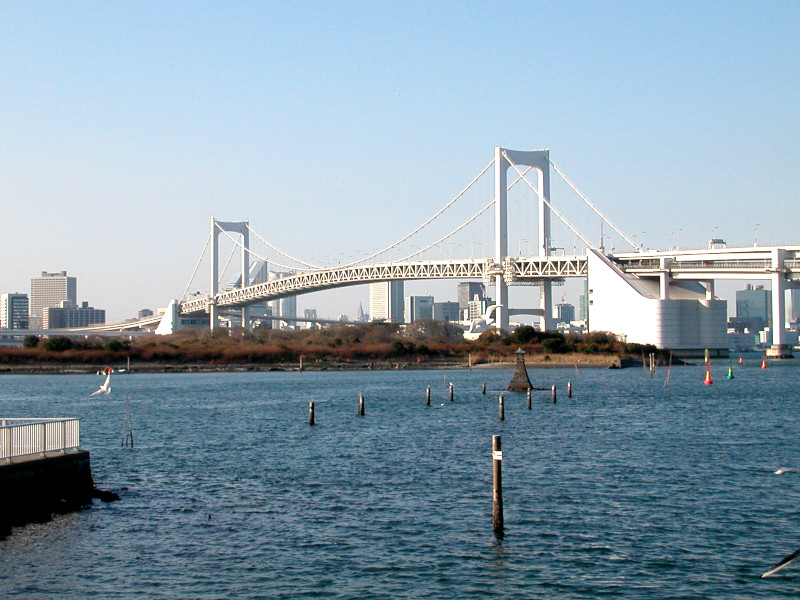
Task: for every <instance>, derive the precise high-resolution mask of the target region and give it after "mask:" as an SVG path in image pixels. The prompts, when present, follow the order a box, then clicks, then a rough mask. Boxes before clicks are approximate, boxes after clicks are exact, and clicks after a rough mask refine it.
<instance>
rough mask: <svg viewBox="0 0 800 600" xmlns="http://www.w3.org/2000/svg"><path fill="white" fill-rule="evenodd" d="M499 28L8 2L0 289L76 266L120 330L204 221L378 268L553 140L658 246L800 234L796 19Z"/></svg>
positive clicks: (477, 22)
mask: <svg viewBox="0 0 800 600" xmlns="http://www.w3.org/2000/svg"><path fill="white" fill-rule="evenodd" d="M511 14H513V16H514V18H513V19H511V18H505V17H504V16H502V14H494V13H490V12H487V11H485V10H483V9H481V8H480V7H477V6H475V7H472V6H461V7H459V18H458V19H453V14H452V8H450V7H447V6H444V5H438V6H437V5H433V6H432V5H430V4H428V3H413V2H412V3H406V4H404V5H403V7H402V10H400V9H398V7H392V6H368V5H359V6H355V5H351V6H344V7H342V6H332V5H331V6H326V5H320V4H315V3H302V2H301V3H295V4H291V5H289V4H286V5H274V4H272V5H268V6H266V5H265V6H260V5H245V4H234V5H231V4H214V3H205V4H169V5H160V4H152V5H146V7H145V6H143V5H141V4H139V3H127V2H122V3H117V4H114V5H112V6H97V5H95V4H90V3H86V2H75V3H70V4H69V5H52V4H44V3H25V4H5V5H3V6H0V33H2V35H0V44H2V46H0V47H2V48H3V50H5V52H3V56H4V57H5V58H3V59H0V60H2V61H3V67H4V68H3V69H2V75H0V77H2V80H1V81H2V83H3V87H4V94H3V98H2V99H0V106H2V109H3V114H4V116H5V117H6V118H5V119H4V120H3V124H2V132H3V136H4V140H5V144H4V150H3V156H2V160H0V178H1V179H2V181H3V191H2V194H3V204H4V208H5V214H4V220H5V222H7V223H13V224H14V227H10V228H7V230H6V231H5V232H4V236H3V246H2V247H3V251H4V254H5V255H6V256H13V260H10V261H9V260H7V261H6V268H5V269H4V271H3V273H2V275H0V291H2V292H25V291H27V289H28V287H27V286H28V282H29V280H30V278H31V277H32V276H34V275H35V274H36V273H38V272H40V271H43V270H45V271H58V270H62V269H66V270H68V271H69V272H70V274H72V275H75V276H77V277H78V278H80V280H81V296H82V297H84V298H87V299H91V303H92V304H93V305H94V306H98V307H102V308H105V309H106V310H107V311H108V312H107V314H108V317H107V321H109V322H117V321H122V320H124V319H126V318H130V317H133V316H135V315H136V314H137V313H138V311H139V310H141V309H143V308H150V309H156V308H158V307H163V306H166V304H167V302H168V301H169V299H170V298H173V297H180V295H181V293H182V292H183V290H184V287H185V285H186V284H187V281H188V280H189V278H190V276H191V273H192V269H193V268H194V265H195V262H196V260H197V255H198V253H199V252H200V250H201V249H202V246H203V243H204V241H205V235H206V232H207V223H208V219H209V217H210V216H217V217H219V218H221V219H227V220H240V219H244V218H249V219H250V220H251V221H252V222H253V223H254V224H255V225H256V229H258V230H259V231H261V232H262V233H264V234H266V235H267V236H268V237H269V239H270V241H271V242H273V243H275V244H276V245H277V246H278V247H280V248H282V249H285V250H286V251H289V252H290V253H294V254H296V255H300V256H303V257H308V258H314V257H316V258H322V257H325V256H328V257H331V260H333V259H335V257H336V256H342V257H347V256H350V255H365V254H368V253H369V252H370V251H371V249H373V248H375V247H382V246H383V245H385V244H386V243H389V242H390V241H392V240H394V239H397V238H398V237H400V236H401V235H403V234H404V233H406V232H408V231H409V230H411V229H412V228H413V227H415V226H416V225H418V224H419V223H421V222H423V221H424V220H425V219H426V218H428V217H429V216H430V214H431V213H432V212H433V211H434V210H436V209H438V208H439V207H441V206H442V205H443V204H444V202H446V201H447V200H449V199H450V198H452V197H453V195H454V194H455V193H457V192H458V190H460V189H461V188H463V186H464V185H465V184H466V183H467V182H468V181H469V180H470V179H471V178H472V177H473V176H474V175H475V174H476V173H477V171H479V170H480V168H481V167H482V166H484V165H485V164H486V163H487V162H488V160H489V159H490V158H491V153H492V149H493V147H494V146H497V145H501V146H505V147H510V148H520V149H528V148H544V147H547V148H550V150H551V155H552V157H553V159H554V161H555V162H556V163H558V164H559V166H561V167H563V168H564V169H565V170H566V171H567V172H568V173H569V175H570V177H571V178H573V179H574V181H575V182H576V183H577V184H578V185H579V186H580V187H581V189H582V190H583V191H584V192H586V193H587V194H588V195H589V197H590V198H592V199H593V201H595V202H596V203H597V204H598V205H599V206H600V207H601V208H602V210H603V211H604V212H605V213H606V214H608V215H609V216H610V217H611V218H612V219H613V220H614V221H615V222H617V224H619V225H620V227H621V228H622V229H623V230H624V231H626V232H627V233H628V234H630V235H633V236H636V237H637V239H639V240H642V241H644V243H645V245H647V246H650V247H664V248H666V247H670V246H673V245H680V246H682V247H685V246H695V247H696V246H703V245H705V244H706V243H707V241H708V239H709V237H719V238H723V239H726V240H727V241H728V243H729V244H731V245H747V244H752V243H755V242H758V243H759V244H769V243H787V242H789V243H791V242H800V240H798V239H795V238H796V234H795V233H794V229H795V227H794V225H795V222H794V220H793V219H791V215H792V214H794V213H793V212H792V208H793V207H794V204H795V196H796V192H795V191H794V190H795V189H796V188H797V186H798V184H799V183H800V173H798V171H797V169H796V168H795V165H796V164H797V163H798V159H800V149H798V148H797V146H796V143H795V141H796V138H797V133H798V129H799V128H800V123H798V115H797V111H796V108H795V106H794V99H795V98H797V97H798V96H800V94H798V92H800V76H799V75H800V73H798V70H800V67H799V66H798V65H800V61H798V58H800V48H799V43H798V41H797V36H796V34H795V31H796V29H797V25H798V24H799V23H800V6H798V5H797V4H795V3H789V2H776V3H770V4H769V5H765V6H762V5H756V4H753V3H743V2H733V3H726V4H725V5H724V6H721V5H712V4H699V5H698V4H696V3H689V2H675V3H670V4H668V5H648V4H642V5H637V4H632V5H629V4H615V5H608V4H607V3H591V2H589V3H587V2H581V3H569V2H568V3H564V4H561V5H558V6H552V5H550V4H547V5H545V4H543V3H541V4H539V3H529V4H526V5H524V6H519V7H512V8H510V9H509V12H508V16H510V15H511ZM498 40H502V47H500V46H498ZM554 200H555V201H556V202H558V201H560V197H555V198H554ZM364 219H366V220H367V221H369V226H366V225H365V221H364ZM309 232H313V233H314V235H308V233H309ZM586 233H587V234H588V235H592V236H593V239H597V237H598V236H597V232H595V231H588V232H586ZM570 241H571V240H570ZM528 243H529V244H530V242H528ZM520 244H522V242H520ZM561 245H565V244H563V243H562V244H561ZM23 249H24V251H21V250H23ZM485 253H486V249H485V248H484V254H485ZM407 285H408V287H409V291H410V293H413V294H414V295H425V294H427V293H430V294H431V295H434V296H435V297H437V298H438V297H441V298H442V299H453V296H450V295H449V294H447V295H445V294H441V293H439V292H438V289H440V288H438V287H435V286H431V288H432V289H430V291H428V290H425V289H421V288H419V287H417V285H418V284H416V283H415V284H414V285H412V284H410V283H409V284H407ZM736 285H738V284H736ZM726 287H728V288H731V292H730V293H728V295H726V296H723V297H725V298H726V299H727V300H728V302H729V308H728V311H729V313H731V312H732V311H731V306H730V304H731V301H732V297H733V296H732V294H733V285H728V284H725V285H721V286H719V293H720V295H722V294H724V293H725V288H726ZM512 291H513V290H512ZM489 293H490V294H491V292H489ZM578 293H580V292H579V291H578V292H575V293H574V294H573V293H572V291H570V296H568V297H567V299H568V300H569V301H570V302H572V303H573V304H576V303H577V302H576V301H577V294H578ZM512 298H513V296H512ZM367 301H368V291H367V289H366V286H364V289H361V288H360V287H359V288H351V289H345V290H338V291H328V292H323V293H320V294H315V295H313V297H307V298H306V297H302V296H301V297H299V298H298V306H297V309H298V311H301V312H302V310H303V309H304V308H316V309H317V310H318V313H319V314H320V316H321V317H322V316H334V317H335V315H337V314H339V313H347V314H353V313H354V312H355V307H357V306H358V303H359V302H362V303H364V304H366V303H367ZM523 302H524V303H526V304H527V303H529V302H525V301H524V300H523Z"/></svg>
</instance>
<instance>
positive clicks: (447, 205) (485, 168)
mask: <svg viewBox="0 0 800 600" xmlns="http://www.w3.org/2000/svg"><path fill="white" fill-rule="evenodd" d="M493 164H494V159H492V160H490V161H489V164H488V165H486V166H485V167H484V168H483V171H481V172H480V173H478V174H477V175H476V176H475V178H474V179H473V180H472V181H470V182H469V184H468V185H467V187H465V188H464V189H463V190H461V191H460V192H459V193H458V194H457V195H456V197H455V198H453V199H452V200H450V202H448V203H447V204H445V205H444V206H443V207H442V208H441V209H440V210H439V211H438V212H437V213H436V214H435V215H433V216H432V217H431V218H430V219H428V220H427V221H425V222H424V223H423V224H422V225H420V226H419V227H417V228H416V229H415V230H414V231H412V232H411V233H409V234H406V235H405V236H403V237H402V238H400V239H399V240H397V241H396V242H395V243H394V244H390V245H389V246H386V247H385V248H383V249H382V250H378V251H376V252H373V253H372V254H370V255H369V256H365V257H364V258H360V259H358V260H355V261H353V262H350V263H347V264H345V265H341V266H342V267H351V266H353V265H357V264H359V263H362V262H364V261H367V260H369V259H370V258H375V257H376V256H378V255H380V254H383V253H384V252H386V251H387V250H391V249H392V248H395V247H397V246H399V245H400V244H402V243H403V242H405V241H406V240H407V239H408V238H410V237H411V236H412V235H414V234H415V233H417V232H419V231H420V230H421V229H422V228H424V227H426V226H427V225H429V224H430V223H431V221H433V220H434V219H435V218H436V217H438V216H439V215H441V214H442V213H443V212H444V211H446V210H447V209H448V208H450V207H451V206H452V205H453V203H454V202H455V201H456V200H458V199H459V198H461V196H463V195H464V194H465V193H466V192H467V191H468V190H469V188H471V187H472V186H473V185H474V184H475V182H476V181H478V179H480V178H481V177H482V176H483V174H484V173H486V171H488V170H489V167H491V166H492V165H493Z"/></svg>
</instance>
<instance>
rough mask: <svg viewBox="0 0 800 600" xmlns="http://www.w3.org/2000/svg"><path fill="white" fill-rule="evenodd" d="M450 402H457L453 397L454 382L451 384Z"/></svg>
mask: <svg viewBox="0 0 800 600" xmlns="http://www.w3.org/2000/svg"><path fill="white" fill-rule="evenodd" d="M450 402H455V399H454V397H453V382H452V381H451V382H450Z"/></svg>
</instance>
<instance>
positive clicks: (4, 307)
mask: <svg viewBox="0 0 800 600" xmlns="http://www.w3.org/2000/svg"><path fill="white" fill-rule="evenodd" d="M0 329H28V294H0Z"/></svg>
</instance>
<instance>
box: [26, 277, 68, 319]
mask: <svg viewBox="0 0 800 600" xmlns="http://www.w3.org/2000/svg"><path fill="white" fill-rule="evenodd" d="M63 301H66V302H68V303H69V304H71V305H75V306H77V304H78V283H77V279H76V278H75V277H68V276H67V272H66V271H60V272H58V273H48V272H47V271H42V274H41V276H39V277H32V278H31V297H30V308H29V318H28V321H29V325H30V327H31V329H38V328H40V327H42V325H43V318H44V312H43V309H44V308H46V307H48V306H50V307H53V308H58V307H60V306H61V302H63Z"/></svg>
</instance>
